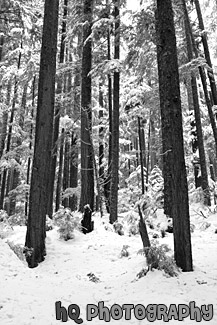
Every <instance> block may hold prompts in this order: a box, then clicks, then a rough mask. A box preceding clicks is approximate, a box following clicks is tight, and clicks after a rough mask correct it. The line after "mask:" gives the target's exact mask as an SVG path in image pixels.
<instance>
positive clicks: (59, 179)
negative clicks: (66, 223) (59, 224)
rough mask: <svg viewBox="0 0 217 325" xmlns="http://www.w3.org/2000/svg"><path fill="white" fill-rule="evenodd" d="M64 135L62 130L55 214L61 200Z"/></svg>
mask: <svg viewBox="0 0 217 325" xmlns="http://www.w3.org/2000/svg"><path fill="white" fill-rule="evenodd" d="M64 133H65V130H64V129H62V132H61V138H60V150H59V151H60V152H59V170H58V176H57V187H56V209H55V211H56V212H57V211H58V210H59V208H60V200H61V188H62V177H63V176H62V174H63V151H64Z"/></svg>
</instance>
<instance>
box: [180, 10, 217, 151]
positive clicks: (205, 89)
mask: <svg viewBox="0 0 217 325" xmlns="http://www.w3.org/2000/svg"><path fill="white" fill-rule="evenodd" d="M184 9H185V14H186V23H187V27H188V30H189V37H190V38H191V42H192V48H193V52H194V55H195V57H196V58H198V57H199V53H198V49H197V45H196V42H195V39H194V35H193V32H192V28H191V25H190V20H189V16H188V12H187V8H186V5H185V4H184ZM202 26H203V25H202ZM207 46H208V44H207ZM210 64H211V62H210ZM199 73H200V78H201V82H202V86H203V92H204V97H205V101H206V106H207V109H208V114H209V118H210V124H211V126H212V131H213V136H214V139H215V151H216V156H217V127H216V120H215V116H214V113H213V110H212V102H211V100H210V96H209V91H208V86H207V80H206V74H205V70H204V68H203V67H199ZM213 91H214V92H215V81H214V85H213ZM213 98H214V96H213Z"/></svg>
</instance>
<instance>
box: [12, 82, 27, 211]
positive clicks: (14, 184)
mask: <svg viewBox="0 0 217 325" xmlns="http://www.w3.org/2000/svg"><path fill="white" fill-rule="evenodd" d="M27 88H28V83H26V84H25V85H24V88H23V96H22V101H21V107H20V118H19V127H20V131H21V132H22V131H23V129H24V116H25V110H26V102H27ZM22 138H23V135H22V133H21V134H20V135H18V137H17V148H18V147H19V146H21V145H22V142H23V139H22ZM15 160H16V163H17V165H16V166H15V167H14V168H13V170H12V172H11V175H12V180H11V181H10V183H11V186H10V188H9V192H10V191H11V190H14V189H16V188H17V186H18V185H19V180H20V169H19V168H18V166H20V165H21V156H20V154H19V151H18V153H16V156H15ZM9 194H10V193H9ZM15 209H16V196H15V197H14V196H12V198H10V195H9V208H8V210H9V215H13V214H14V213H15Z"/></svg>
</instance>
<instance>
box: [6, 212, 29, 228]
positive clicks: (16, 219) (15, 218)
mask: <svg viewBox="0 0 217 325" xmlns="http://www.w3.org/2000/svg"><path fill="white" fill-rule="evenodd" d="M8 222H9V223H10V225H11V226H25V225H26V223H27V217H26V216H25V214H24V213H15V214H13V215H12V216H10V217H8Z"/></svg>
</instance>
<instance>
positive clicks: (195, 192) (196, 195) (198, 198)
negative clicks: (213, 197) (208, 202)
mask: <svg viewBox="0 0 217 325" xmlns="http://www.w3.org/2000/svg"><path fill="white" fill-rule="evenodd" d="M189 202H190V203H204V193H203V189H202V188H201V187H198V188H195V189H192V190H191V191H190V192H189Z"/></svg>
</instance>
